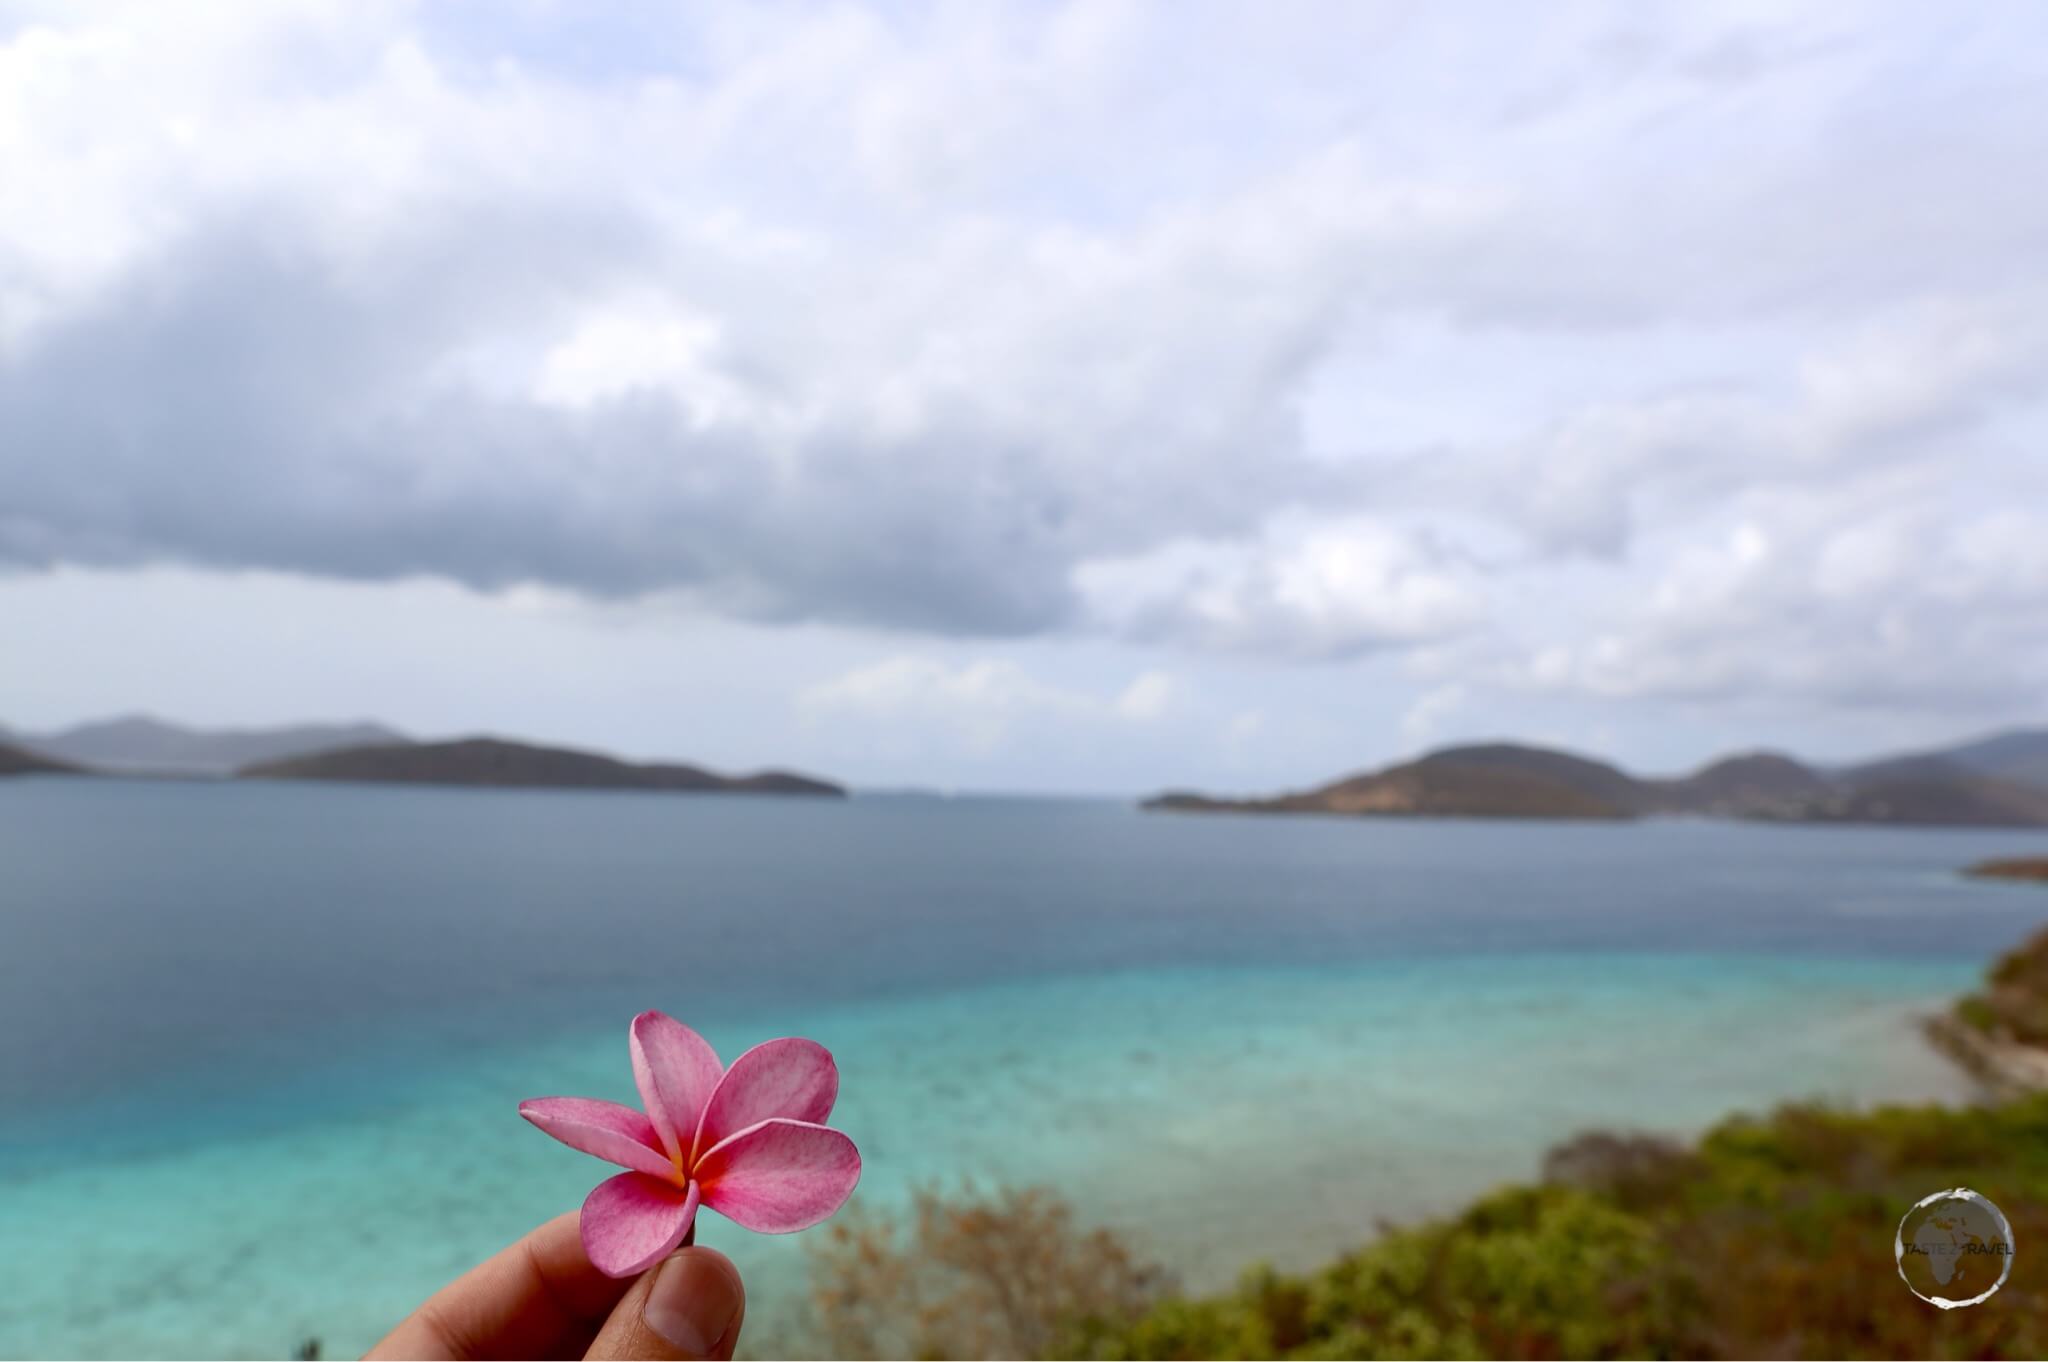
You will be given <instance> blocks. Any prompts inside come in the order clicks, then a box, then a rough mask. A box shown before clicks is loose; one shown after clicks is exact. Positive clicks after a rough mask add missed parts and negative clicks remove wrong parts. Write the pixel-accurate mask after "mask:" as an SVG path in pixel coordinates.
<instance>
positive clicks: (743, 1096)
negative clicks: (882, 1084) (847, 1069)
mask: <svg viewBox="0 0 2048 1362" xmlns="http://www.w3.org/2000/svg"><path fill="white" fill-rule="evenodd" d="M838 1096H839V1066H838V1065H837V1064H834V1063H833V1062H832V1052H831V1051H830V1050H827V1049H826V1048H825V1047H824V1046H822V1045H820V1044H818V1042H816V1041H814V1040H801V1039H798V1038H797V1037H795V1036H784V1037H783V1038H782V1039H781V1040H770V1041H763V1042H762V1043H761V1044H759V1045H756V1046H755V1047H754V1048H753V1049H751V1050H749V1051H747V1052H746V1053H745V1054H743V1055H741V1056H740V1057H739V1058H738V1059H736V1060H734V1061H733V1062H732V1067H731V1068H730V1069H727V1070H726V1071H725V1077H723V1078H721V1079H719V1080H718V1086H717V1087H716V1088H714V1089H713V1090H712V1092H711V1097H710V1100H709V1101H707V1102H705V1104H704V1119H703V1121H702V1122H701V1123H700V1124H699V1125H698V1127H697V1132H696V1134H697V1138H696V1140H695V1142H694V1143H693V1145H692V1151H693V1152H692V1158H693V1159H695V1158H697V1157H701V1156H702V1155H703V1153H704V1151H705V1150H708V1149H710V1148H711V1147H712V1146H713V1145H715V1144H717V1143H718V1142H719V1141H720V1140H723V1139H725V1138H726V1137H727V1136H729V1135H736V1134H738V1133H739V1132H740V1131H742V1130H745V1129H746V1128H747V1127H748V1126H754V1125H759V1124H760V1123H761V1122H763V1121H768V1120H773V1119H774V1118H776V1117H778V1116H780V1117H784V1118H786V1119H788V1120H791V1121H803V1122H806V1123H807V1124H810V1125H823V1124H824V1123H825V1118H826V1117H828V1116H830V1115H831V1114H832V1103H833V1102H834V1101H835V1100H837V1098H838Z"/></svg>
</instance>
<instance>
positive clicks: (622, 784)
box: [235, 738, 846, 799]
mask: <svg viewBox="0 0 2048 1362" xmlns="http://www.w3.org/2000/svg"><path fill="white" fill-rule="evenodd" d="M235 774H236V777H237V778H238V779H242V780H346V781H364V782H369V783H374V784H399V785H485V786H497V787H520V788H546V789H579V790H670V791H684V792H698V793H720V794H767V795H811V796H820V797H824V798H832V799H839V798H844V797H845V795H846V791H845V789H844V788H842V787H841V786H838V785H834V784H832V783H831V782H830V781H824V780H818V779H815V778H814V777H811V776H802V775H796V774H794V773H792V772H788V771H761V772H757V773H756V774H753V775H747V776H723V775H719V774H717V773H716V772H712V771H706V770H704V769H703V768H702V767H697V766H684V765H679V764H673V763H662V762H650V763H646V764H636V763H633V762H625V761H619V760H618V759H616V758H614V757H606V756H600V755H599V754H597V753H595V752H577V751H572V750H570V749H568V748H561V747H535V746H532V745H531V744H528V743H517V742H506V741H504V740H503V739H499V738H465V739H461V740H459V741H456V742H430V743H429V742H422V743H384V744H380V745H375V746H370V747H345V748H342V749H340V750H339V751H332V752H315V753H312V754H311V755H308V756H301V757H289V758H286V759H285V760H282V761H267V762H258V763H256V764H254V765H251V766H245V767H243V768H242V769H241V770H240V771H237V772H236V773H235Z"/></svg>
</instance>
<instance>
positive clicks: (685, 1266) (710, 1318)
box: [640, 1249, 742, 1357]
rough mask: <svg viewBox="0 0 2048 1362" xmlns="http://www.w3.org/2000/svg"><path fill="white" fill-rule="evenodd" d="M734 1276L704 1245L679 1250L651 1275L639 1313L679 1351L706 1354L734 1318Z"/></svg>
mask: <svg viewBox="0 0 2048 1362" xmlns="http://www.w3.org/2000/svg"><path fill="white" fill-rule="evenodd" d="M741 1300H742V1297H741V1294H740V1282H739V1275H738V1274H737V1273H735V1272H734V1271H733V1270H732V1268H731V1266H730V1265H729V1264H727V1262H726V1261H725V1259H724V1257H722V1256H721V1255H719V1254H717V1253H713V1252H711V1251H710V1250H709V1249H684V1250H683V1251H682V1252H681V1253H678V1254H676V1255H675V1256H674V1257H673V1258H670V1259H669V1260H668V1261H667V1262H665V1263H663V1264H662V1265H661V1267H660V1268H659V1269H658V1270H657V1271H656V1272H655V1274H654V1285H653V1286H652V1287H650V1288H648V1291H647V1304H646V1305H645V1306H644V1307H643V1308H642V1309H641V1312H640V1318H641V1319H643V1320H645V1321H646V1322H647V1327H648V1328H650V1329H652V1330H653V1331H654V1332H655V1333H657V1334H660V1335H661V1336H662V1337H663V1338H665V1339H667V1340H668V1341H669V1342H670V1343H671V1344H673V1345H675V1347H676V1348H678V1349H680V1350H681V1351H682V1352H685V1353H687V1354H689V1355H690V1356H692V1357H709V1356H711V1351H712V1349H713V1348H714V1347H716V1346H717V1344H718V1340H719V1339H721V1338H723V1337H725V1331H726V1330H727V1329H729V1328H731V1327H732V1323H733V1321H734V1320H735V1319H737V1318H738V1317H739V1313H740V1303H741Z"/></svg>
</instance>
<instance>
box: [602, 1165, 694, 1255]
mask: <svg viewBox="0 0 2048 1362" xmlns="http://www.w3.org/2000/svg"><path fill="white" fill-rule="evenodd" d="M697 1198H698V1193H697V1184H696V1183H694V1182H693V1183H691V1184H690V1185H689V1187H688V1188H687V1189H686V1188H682V1187H678V1186H676V1185H675V1184H674V1183H672V1182H663V1181H662V1180H661V1179H659V1178H651V1177H648V1176H647V1175H646V1174H645V1173H621V1174H619V1175H618V1176H617V1177H615V1178H606V1179H605V1180H604V1181H603V1182H600V1183H598V1184H597V1187H596V1188H595V1189H594V1190H593V1191H592V1192H591V1193H590V1195H589V1196H588V1197H586V1198H584V1201H583V1215H582V1217H581V1220H580V1225H581V1228H582V1231H583V1251H584V1252H585V1253H586V1254H588V1255H589V1256H590V1263H591V1266H592V1267H595V1268H596V1269H597V1270H598V1271H599V1272H602V1273H604V1275H605V1276H607V1277H633V1276H638V1275H639V1274H640V1273H642V1272H645V1271H646V1270H647V1269H648V1268H650V1267H653V1266H654V1265H655V1264H656V1263H658V1262H660V1261H661V1260H662V1259H664V1258H666V1257H668V1256H669V1254H671V1253H674V1252H675V1251H676V1245H678V1244H680V1243H682V1242H683V1236H684V1235H686V1234H688V1233H689V1232H690V1222H691V1221H692V1220H695V1219H696V1218H697Z"/></svg>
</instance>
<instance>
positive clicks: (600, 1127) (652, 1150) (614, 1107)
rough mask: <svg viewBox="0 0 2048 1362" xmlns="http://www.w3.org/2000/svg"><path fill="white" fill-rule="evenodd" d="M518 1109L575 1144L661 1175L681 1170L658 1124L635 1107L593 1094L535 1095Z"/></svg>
mask: <svg viewBox="0 0 2048 1362" xmlns="http://www.w3.org/2000/svg"><path fill="white" fill-rule="evenodd" d="M519 1114H520V1115H521V1116H524V1117H525V1118H526V1119H527V1120H529V1121H531V1122H533V1123H534V1124H535V1125H536V1126H539V1127H540V1128H541V1129H542V1130H543V1131H545V1132H546V1133H547V1134H549V1135H552V1136H554V1137H555V1138H556V1139H558V1140H560V1141H561V1142H562V1143H563V1144H565V1145H568V1146H569V1148H571V1149H580V1150H582V1151H583V1152H584V1153H586V1154H595V1155H597V1157H599V1158H600V1159H608V1160H610V1161H611V1162H613V1163H616V1164H618V1165H619V1166H620V1167H622V1168H634V1169H638V1170H639V1171H640V1172H642V1173H652V1174H653V1175H654V1176H655V1177H658V1178H674V1177H675V1175H676V1167H675V1165H674V1164H673V1163H670V1162H669V1158H668V1155H666V1154H664V1153H662V1150H661V1137H660V1136H658V1135H656V1134H655V1133H654V1124H653V1123H652V1122H651V1121H649V1120H648V1119H647V1118H646V1117H645V1116H642V1115H641V1114H640V1113H639V1112H637V1111H635V1110H633V1109H632V1108H631V1107H622V1106H620V1105H619V1104H618V1103H617V1102H600V1101H598V1100H597V1099H596V1098H594V1097H535V1098H532V1099H530V1100H528V1101H525V1102H521V1103H520V1104H519Z"/></svg>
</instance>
